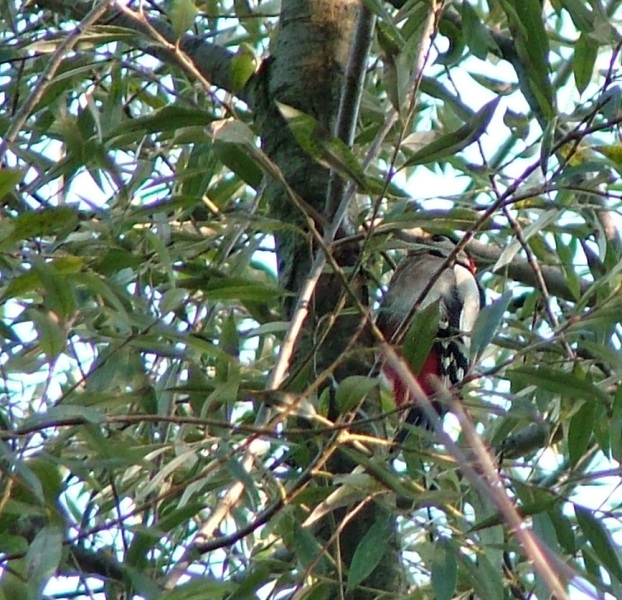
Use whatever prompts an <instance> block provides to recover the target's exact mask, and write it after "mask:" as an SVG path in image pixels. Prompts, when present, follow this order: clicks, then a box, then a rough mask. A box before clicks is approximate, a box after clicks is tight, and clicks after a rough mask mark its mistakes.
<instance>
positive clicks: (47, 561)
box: [26, 525, 63, 600]
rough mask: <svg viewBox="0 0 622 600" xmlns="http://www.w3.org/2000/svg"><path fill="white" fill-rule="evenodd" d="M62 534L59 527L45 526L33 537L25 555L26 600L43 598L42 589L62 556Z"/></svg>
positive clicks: (54, 571)
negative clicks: (26, 574) (26, 570)
mask: <svg viewBox="0 0 622 600" xmlns="http://www.w3.org/2000/svg"><path fill="white" fill-rule="evenodd" d="M62 542H63V534H62V531H61V530H60V528H59V527H56V526H54V525H46V526H45V527H43V528H42V529H41V530H40V531H39V532H38V533H37V535H36V536H35V539H34V540H33V541H32V543H31V544H30V547H29V548H28V552H27V553H26V561H27V565H28V578H27V580H28V600H39V598H42V597H43V594H42V592H43V588H44V587H45V586H46V584H47V582H48V581H49V580H50V579H51V577H52V576H53V575H54V574H55V573H56V569H57V568H58V565H59V564H60V559H61V556H62V550H63V546H62Z"/></svg>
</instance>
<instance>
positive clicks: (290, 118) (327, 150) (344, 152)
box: [277, 102, 367, 189]
mask: <svg viewBox="0 0 622 600" xmlns="http://www.w3.org/2000/svg"><path fill="white" fill-rule="evenodd" d="M277 105H278V108H279V111H280V112H281V115H282V116H283V118H284V119H285V121H286V122H287V125H288V126H289V128H290V130H291V132H292V134H293V136H294V138H296V141H297V142H298V144H299V145H300V147H301V148H302V149H303V150H304V151H305V152H307V153H308V154H309V155H310V156H311V157H312V158H314V159H315V160H317V161H318V162H319V163H320V164H322V165H324V166H325V167H327V168H329V169H335V170H336V171H337V172H338V173H342V174H344V175H345V176H346V177H347V178H348V179H351V180H352V181H354V182H355V183H356V184H357V185H358V186H359V187H361V188H363V189H365V188H366V187H367V183H366V176H365V172H364V171H363V169H362V168H361V165H360V163H359V161H358V160H357V158H356V157H355V156H354V154H353V153H352V151H351V150H350V149H349V148H348V147H347V146H346V144H345V143H344V142H343V141H342V140H340V139H339V138H335V137H331V136H330V135H329V134H328V132H326V131H325V130H324V129H323V128H322V127H321V126H320V124H319V123H318V122H317V121H316V120H315V119H314V118H313V117H312V116H310V115H307V114H305V113H303V112H301V111H299V110H297V109H295V108H293V107H292V106H288V105H287V104H282V103H280V102H277Z"/></svg>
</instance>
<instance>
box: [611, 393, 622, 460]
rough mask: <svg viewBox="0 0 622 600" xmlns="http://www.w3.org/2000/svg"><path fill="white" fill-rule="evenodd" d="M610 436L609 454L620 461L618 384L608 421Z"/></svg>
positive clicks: (621, 429)
mask: <svg viewBox="0 0 622 600" xmlns="http://www.w3.org/2000/svg"><path fill="white" fill-rule="evenodd" d="M609 430H610V436H611V442H610V443H611V456H612V458H613V459H614V460H616V461H618V462H621V461H622V387H620V386H618V389H617V390H616V394H615V396H614V398H613V407H612V414H611V422H610V423H609Z"/></svg>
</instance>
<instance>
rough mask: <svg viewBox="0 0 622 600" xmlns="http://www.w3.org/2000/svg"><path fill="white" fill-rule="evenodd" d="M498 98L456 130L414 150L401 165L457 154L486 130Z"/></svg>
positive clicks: (424, 162)
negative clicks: (416, 150)
mask: <svg viewBox="0 0 622 600" xmlns="http://www.w3.org/2000/svg"><path fill="white" fill-rule="evenodd" d="M499 100H500V99H499V98H495V99H494V100H492V101H491V102H489V103H488V104H485V105H484V106H483V107H482V108H481V109H480V110H479V111H478V112H477V114H476V115H475V116H474V117H473V119H472V120H471V121H469V122H468V123H466V124H464V125H463V126H462V127H460V128H459V129H456V131H453V132H451V133H447V134H445V135H442V136H441V137H439V138H437V139H436V140H434V141H433V142H432V143H430V144H428V145H427V146H425V147H424V148H422V149H421V150H419V151H418V152H415V153H414V154H413V155H412V156H411V157H410V158H409V159H408V160H407V161H406V162H405V163H404V164H403V165H402V166H403V167H412V166H414V165H423V164H426V163H430V162H433V161H438V160H441V159H443V158H447V157H449V156H453V155H454V154H457V153H458V152H460V151H461V150H463V149H464V148H466V147H467V146H469V145H471V144H472V143H473V142H475V141H477V140H478V139H479V138H480V137H481V136H482V135H483V133H484V132H485V131H486V128H487V127H488V124H489V123H490V120H491V119H492V116H493V114H494V112H495V109H496V108H497V105H498V104H499Z"/></svg>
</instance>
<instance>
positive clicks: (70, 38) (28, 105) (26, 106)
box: [0, 0, 114, 164]
mask: <svg viewBox="0 0 622 600" xmlns="http://www.w3.org/2000/svg"><path fill="white" fill-rule="evenodd" d="M113 3H114V0H104V1H103V2H102V3H101V4H99V5H97V6H95V7H94V8H93V10H91V11H90V12H89V13H88V14H87V15H86V16H85V17H84V19H82V20H81V21H80V22H79V23H78V24H77V25H76V28H75V29H74V30H73V31H72V32H71V33H70V34H69V35H67V37H66V38H65V41H64V42H62V44H61V45H60V46H59V47H58V50H56V52H54V54H52V56H51V57H50V59H49V61H48V63H47V66H46V67H45V69H44V70H43V72H42V73H41V75H40V76H39V79H37V82H36V83H35V85H34V87H33V90H32V92H31V93H30V95H29V96H28V98H26V101H25V102H24V103H23V104H22V106H21V107H20V109H19V110H18V111H17V112H16V113H15V114H14V115H13V117H12V118H11V125H10V127H9V128H8V129H7V132H6V134H5V135H4V139H3V140H2V142H0V164H4V158H5V154H6V152H7V150H8V149H9V147H10V146H11V144H13V142H15V140H16V139H17V136H18V135H19V132H20V131H21V130H22V127H23V126H24V124H25V123H26V121H27V120H28V117H29V116H30V113H31V112H32V110H33V109H34V107H35V106H36V105H37V103H38V102H39V100H40V99H41V96H43V94H44V93H45V90H46V89H47V87H48V86H49V85H50V84H51V83H52V80H53V79H54V75H55V74H56V71H58V69H59V67H60V66H61V63H62V61H63V59H64V58H65V55H66V54H67V53H68V52H69V51H70V50H72V49H73V47H74V46H75V45H76V44H77V43H78V42H79V41H80V38H81V37H82V36H83V35H84V34H85V33H86V32H87V29H88V28H89V27H90V26H91V25H93V24H94V23H95V22H97V20H98V19H99V18H100V17H101V16H102V15H103V14H104V13H105V12H106V10H107V9H108V7H109V6H110V5H111V4H113Z"/></svg>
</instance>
